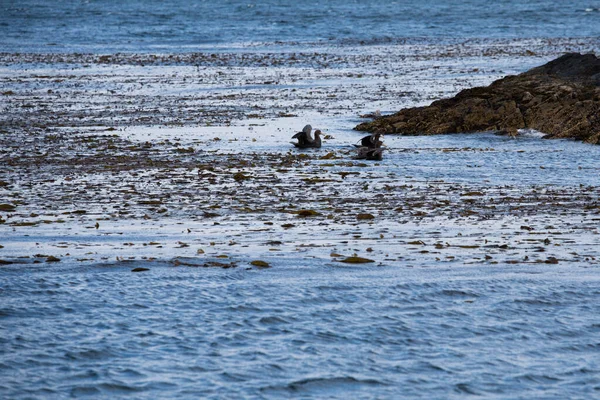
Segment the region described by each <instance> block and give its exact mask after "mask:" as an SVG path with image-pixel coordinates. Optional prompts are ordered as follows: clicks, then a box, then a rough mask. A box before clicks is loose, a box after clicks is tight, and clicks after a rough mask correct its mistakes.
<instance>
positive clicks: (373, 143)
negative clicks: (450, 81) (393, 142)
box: [354, 132, 382, 149]
mask: <svg viewBox="0 0 600 400" xmlns="http://www.w3.org/2000/svg"><path fill="white" fill-rule="evenodd" d="M380 137H381V133H379V132H376V133H374V134H372V135H369V136H365V137H364V138H362V139H360V144H355V145H354V146H356V147H368V148H370V149H375V148H377V147H380V146H381V144H382V143H381V141H380V140H379V138H380ZM377 143H380V144H379V145H377Z"/></svg>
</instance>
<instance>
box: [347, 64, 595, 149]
mask: <svg viewBox="0 0 600 400" xmlns="http://www.w3.org/2000/svg"><path fill="white" fill-rule="evenodd" d="M523 128H529V129H535V130H537V131H540V132H543V133H545V134H546V136H545V137H546V138H573V139H577V140H581V141H585V142H588V143H593V144H600V59H598V58H597V57H596V56H595V55H593V54H585V55H582V54H578V53H569V54H565V55H563V56H561V57H559V58H557V59H556V60H553V61H551V62H549V63H547V64H545V65H542V66H540V67H537V68H534V69H531V70H529V71H527V72H524V73H522V74H520V75H516V76H507V77H505V78H503V79H499V80H497V81H495V82H493V83H492V84H491V85H490V86H487V87H476V88H472V89H467V90H463V91H461V92H460V93H458V94H457V95H456V96H455V97H453V98H451V99H443V100H438V101H435V102H433V103H431V105H429V106H427V107H414V108H407V109H404V110H401V111H399V112H397V113H396V114H393V115H389V116H385V117H381V118H377V119H375V120H373V121H371V122H365V123H362V124H360V125H358V126H357V127H355V128H354V129H356V130H360V131H368V132H376V131H380V132H382V133H395V134H402V135H433V134H442V133H460V132H485V131H498V132H505V133H508V134H516V133H517V129H523Z"/></svg>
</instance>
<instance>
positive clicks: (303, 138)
mask: <svg viewBox="0 0 600 400" xmlns="http://www.w3.org/2000/svg"><path fill="white" fill-rule="evenodd" d="M311 132H312V126H310V125H306V126H305V127H304V128H302V130H301V131H300V132H298V133H296V134H295V135H294V136H292V139H298V144H299V145H300V146H303V145H305V144H307V143H312V142H313V141H314V139H313V138H312V137H311V136H310V133H311ZM297 147H298V146H297Z"/></svg>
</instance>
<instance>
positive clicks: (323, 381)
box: [260, 376, 387, 393]
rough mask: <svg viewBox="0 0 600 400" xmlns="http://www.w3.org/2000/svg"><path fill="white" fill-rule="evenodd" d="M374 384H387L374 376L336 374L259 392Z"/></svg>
mask: <svg viewBox="0 0 600 400" xmlns="http://www.w3.org/2000/svg"><path fill="white" fill-rule="evenodd" d="M374 386H387V384H386V383H385V382H382V381H380V380H377V379H374V378H364V379H358V378H355V377H352V376H337V377H331V378H305V379H300V380H297V381H293V382H290V383H288V384H287V385H279V386H267V387H264V388H261V389H260V390H261V392H273V393H277V392H288V393H298V392H317V393H323V392H325V391H326V392H332V391H334V392H336V393H337V392H338V391H340V390H351V391H354V390H358V389H360V388H369V387H374Z"/></svg>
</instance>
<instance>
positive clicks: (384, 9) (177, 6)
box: [0, 0, 600, 52]
mask: <svg viewBox="0 0 600 400" xmlns="http://www.w3.org/2000/svg"><path fill="white" fill-rule="evenodd" d="M597 36H600V2H599V1H597V0H575V1H569V2H559V3H557V2H554V1H551V0H536V1H526V2H523V1H519V0H507V1H496V2H488V1H482V0H461V1H452V2H450V1H442V0H422V1H418V2H415V1H405V0H398V1H382V0H321V1H316V0H309V1H301V2H299V1H295V0H266V1H260V2H258V1H252V0H250V1H244V2H242V1H235V0H224V1H218V2H216V1H212V0H203V1H193V2H190V1H184V0H174V1H167V2H165V1H158V0H150V1H145V0H144V1H142V0H131V1H123V2H114V1H109V0H97V1H68V0H57V1H42V0H23V1H18V2H17V1H11V0H8V1H7V0H3V1H1V2H0V37H2V39H1V40H0V51H11V52H15V51H20V52H29V51H42V52H54V51H84V52H109V51H137V52H139V51H156V50H161V51H193V50H197V49H202V48H205V47H214V46H231V45H234V44H247V43H256V42H276V41H284V42H307V41H334V42H338V41H351V42H353V41H355V42H382V41H383V42H385V41H395V40H405V39H407V38H408V39H411V38H429V39H432V40H436V41H439V40H448V39H449V38H454V39H457V38H458V39H465V38H524V37H536V38H538V37H543V38H557V37H597Z"/></svg>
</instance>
